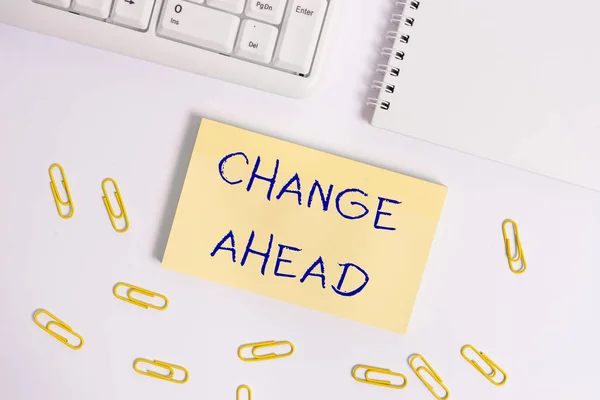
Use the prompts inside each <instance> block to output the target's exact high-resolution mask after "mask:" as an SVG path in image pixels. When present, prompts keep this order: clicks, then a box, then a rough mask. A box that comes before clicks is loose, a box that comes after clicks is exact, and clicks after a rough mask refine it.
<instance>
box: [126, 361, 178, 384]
mask: <svg viewBox="0 0 600 400" xmlns="http://www.w3.org/2000/svg"><path fill="white" fill-rule="evenodd" d="M140 363H146V364H151V365H155V366H157V367H160V368H164V369H166V370H167V371H168V375H163V374H159V373H158V372H154V371H148V370H146V371H142V370H141V369H138V367H137V365H138V364H140ZM133 369H134V370H135V372H137V373H138V374H142V375H148V376H151V377H152V378H157V379H162V380H165V381H169V382H174V383H178V384H183V383H186V382H187V381H188V378H189V376H190V373H189V372H188V370H187V369H185V368H183V367H180V366H179V365H174V364H169V363H166V362H164V361H158V360H154V361H152V360H146V359H144V358H138V359H137V360H135V361H134V362H133ZM176 369H178V370H180V371H183V372H185V378H183V379H174V375H175V370H176Z"/></svg>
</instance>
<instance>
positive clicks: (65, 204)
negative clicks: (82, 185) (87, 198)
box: [48, 163, 75, 219]
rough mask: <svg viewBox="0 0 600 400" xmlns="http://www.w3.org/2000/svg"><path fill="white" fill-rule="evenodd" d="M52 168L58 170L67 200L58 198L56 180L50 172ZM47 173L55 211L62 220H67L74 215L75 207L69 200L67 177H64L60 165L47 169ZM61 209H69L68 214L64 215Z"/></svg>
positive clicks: (53, 165)
mask: <svg viewBox="0 0 600 400" xmlns="http://www.w3.org/2000/svg"><path fill="white" fill-rule="evenodd" d="M54 168H58V170H59V171H60V177H61V180H62V182H61V183H62V185H63V187H64V188H65V192H66V193H67V199H66V200H63V199H61V198H60V193H58V188H57V187H56V180H55V179H54V175H53V174H52V170H53V169H54ZM48 173H49V174H50V189H51V190H52V196H53V197H54V203H56V210H57V211H58V215H60V217H61V218H63V219H69V218H71V217H72V216H73V214H75V207H74V206H73V200H72V199H71V191H70V190H69V182H67V175H65V170H64V169H63V167H62V165H60V164H57V163H54V164H52V165H51V166H50V168H49V169H48ZM61 206H62V207H69V208H70V212H69V213H68V214H64V213H63V212H62V209H61Z"/></svg>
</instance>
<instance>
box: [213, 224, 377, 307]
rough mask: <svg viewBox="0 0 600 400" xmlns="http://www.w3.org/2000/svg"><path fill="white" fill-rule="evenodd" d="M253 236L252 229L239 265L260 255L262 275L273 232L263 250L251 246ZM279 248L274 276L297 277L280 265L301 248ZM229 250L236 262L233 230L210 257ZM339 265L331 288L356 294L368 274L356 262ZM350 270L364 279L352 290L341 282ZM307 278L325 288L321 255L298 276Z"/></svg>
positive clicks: (305, 279) (337, 291)
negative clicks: (317, 281) (336, 278)
mask: <svg viewBox="0 0 600 400" xmlns="http://www.w3.org/2000/svg"><path fill="white" fill-rule="evenodd" d="M254 237H255V233H254V231H252V233H250V238H249V239H248V242H247V243H246V246H245V249H244V255H243V256H242V259H241V261H240V265H241V266H242V267H243V266H244V265H245V264H246V262H247V261H248V257H249V256H250V255H254V256H255V257H260V258H262V266H261V268H260V273H261V274H262V275H263V276H264V275H265V272H266V269H267V265H268V263H269V259H270V258H271V251H272V248H273V234H270V235H269V243H268V245H267V246H266V247H267V248H266V249H265V250H263V251H260V250H257V249H256V248H253V247H252V245H253V242H254ZM278 246H279V250H278V251H277V258H276V259H275V267H274V269H273V274H274V275H275V276H278V277H281V278H287V279H294V278H297V276H296V275H293V274H290V273H287V274H286V273H284V272H282V271H281V269H282V265H283V264H291V263H292V260H291V259H289V258H286V257H291V254H292V252H301V251H302V249H299V248H297V247H294V246H288V245H285V244H279V245H278ZM220 251H222V252H230V253H231V261H232V262H234V263H236V262H237V259H238V249H237V248H236V244H235V236H234V234H233V231H229V232H228V233H227V234H226V235H225V236H224V237H223V239H221V240H220V241H219V243H217V245H216V246H215V248H214V250H213V251H212V252H211V253H210V256H211V257H215V255H216V254H217V253H218V252H220ZM285 252H288V255H285V254H284V253H285ZM338 266H339V267H341V268H342V270H341V272H340V271H339V270H338V271H336V272H339V273H340V277H339V279H338V281H337V284H336V285H331V289H332V290H333V291H334V292H335V293H337V294H339V295H340V296H346V297H350V296H356V295H357V294H358V293H360V292H361V291H362V290H363V289H364V288H365V286H367V282H369V275H367V273H366V272H365V271H364V270H363V269H362V268H360V267H359V266H358V265H356V264H352V263H344V264H338ZM350 270H355V271H356V272H358V273H360V274H362V275H363V277H364V280H363V282H362V283H361V284H360V285H359V286H358V287H356V288H353V289H352V290H349V289H348V288H346V289H345V290H344V289H343V288H342V286H343V284H344V280H345V279H346V276H347V275H348V272H349V271H350ZM308 278H312V279H320V284H321V287H322V288H323V289H326V287H327V282H326V280H327V279H326V276H325V262H324V261H323V258H322V257H319V258H317V259H316V260H315V262H314V263H312V264H311V265H310V266H307V268H306V270H305V272H304V274H302V277H301V278H300V283H305V282H306V281H307V280H308Z"/></svg>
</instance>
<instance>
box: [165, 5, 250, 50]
mask: <svg viewBox="0 0 600 400" xmlns="http://www.w3.org/2000/svg"><path fill="white" fill-rule="evenodd" d="M239 26H240V19H239V17H236V16H235V15H231V14H227V13H225V12H223V11H218V10H215V9H212V8H208V7H204V6H200V5H197V4H193V3H188V2H187V1H179V0H166V1H165V2H164V7H163V12H162V17H161V19H160V22H159V24H158V28H157V30H156V32H157V33H158V35H159V36H162V37H165V38H169V39H174V40H179V41H181V42H185V43H189V44H192V45H195V46H200V47H206V48H207V49H211V50H215V51H218V52H219V53H225V54H229V53H231V51H232V50H233V45H234V44H235V37H236V35H237V32H238V28H239Z"/></svg>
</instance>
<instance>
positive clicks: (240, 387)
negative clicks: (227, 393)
mask: <svg viewBox="0 0 600 400" xmlns="http://www.w3.org/2000/svg"><path fill="white" fill-rule="evenodd" d="M242 389H246V390H247V391H248V400H252V389H250V387H249V386H247V385H240V386H238V388H237V390H236V391H235V398H236V400H241V399H240V392H241V391H242Z"/></svg>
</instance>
